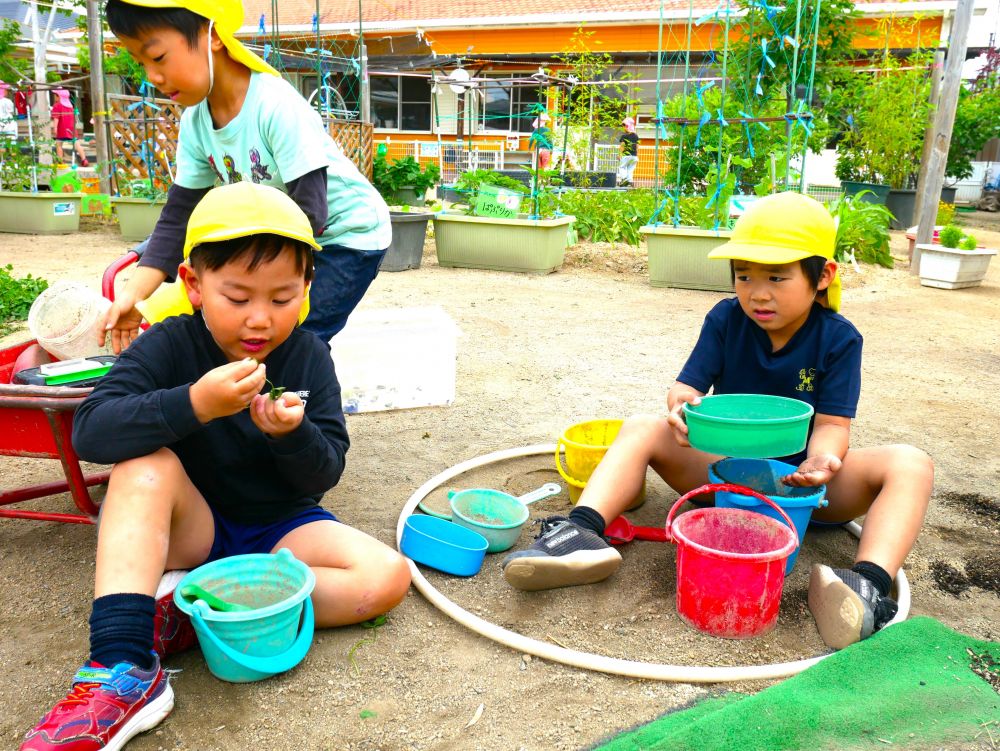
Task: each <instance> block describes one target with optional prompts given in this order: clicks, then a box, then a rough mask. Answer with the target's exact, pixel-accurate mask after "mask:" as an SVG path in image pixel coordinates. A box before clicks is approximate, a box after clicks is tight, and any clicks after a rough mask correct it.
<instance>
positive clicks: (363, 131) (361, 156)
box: [330, 120, 374, 180]
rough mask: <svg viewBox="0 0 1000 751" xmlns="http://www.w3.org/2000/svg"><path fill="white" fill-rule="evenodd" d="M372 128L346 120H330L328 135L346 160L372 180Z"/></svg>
mask: <svg viewBox="0 0 1000 751" xmlns="http://www.w3.org/2000/svg"><path fill="white" fill-rule="evenodd" d="M373 130H374V128H373V126H372V125H371V123H362V122H357V121H348V120H331V121H330V135H331V136H332V137H333V140H334V141H336V142H337V144H338V145H339V146H340V148H341V149H343V151H344V153H345V154H346V155H347V158H348V159H350V160H351V161H352V162H354V163H355V164H356V165H357V167H358V169H359V170H360V171H361V174H362V175H364V176H365V177H367V178H368V179H369V180H371V179H372V157H373V156H374V153H373V149H374V141H373V138H372V135H373Z"/></svg>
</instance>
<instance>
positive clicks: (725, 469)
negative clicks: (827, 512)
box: [708, 459, 827, 576]
mask: <svg viewBox="0 0 1000 751" xmlns="http://www.w3.org/2000/svg"><path fill="white" fill-rule="evenodd" d="M795 469H796V468H795V467H793V466H792V465H791V464H785V463H784V462H779V461H775V460H774V459H723V460H722V461H718V462H715V464H710V465H709V467H708V481H709V482H710V483H713V484H717V483H729V484H730V485H742V486H744V487H747V488H750V489H751V490H756V491H757V492H758V493H761V494H762V495H766V496H767V497H768V498H770V499H771V500H772V501H774V502H775V503H776V504H777V505H779V506H781V508H782V509H783V510H784V512H785V513H786V514H788V516H789V518H790V519H791V520H792V522H793V523H794V524H795V531H796V533H797V534H798V536H799V547H796V548H795V551H794V552H793V553H792V554H791V555H790V556H789V558H788V562H787V563H786V564H785V576H788V574H790V573H792V569H793V568H795V559H796V558H798V557H799V550H801V545H802V540H803V538H805V536H806V527H808V526H809V519H810V517H811V516H812V512H813V509H814V508H820V507H822V506H825V505H826V504H827V501H826V499H825V498H824V497H823V496H824V495H825V494H826V485H820V486H819V487H815V488H792V487H789V486H788V485H785V484H783V483H782V482H781V478H782V477H784V476H785V475H788V474H791V473H792V472H794V471H795ZM715 506H716V508H741V509H746V510H747V511H756V512H757V513H758V514H764V515H765V516H770V517H771V518H772V519H777V520H778V521H782V520H781V517H780V516H779V515H778V513H777V512H776V511H775V510H774V509H772V508H771V507H770V506H768V505H767V504H765V503H762V502H761V501H759V500H757V499H756V498H753V497H751V496H745V495H737V494H736V493H727V492H718V493H716V494H715ZM782 523H784V522H782Z"/></svg>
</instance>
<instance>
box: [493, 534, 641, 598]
mask: <svg viewBox="0 0 1000 751" xmlns="http://www.w3.org/2000/svg"><path fill="white" fill-rule="evenodd" d="M621 562H622V557H621V555H620V554H619V553H618V551H617V550H615V549H614V548H612V547H611V546H610V545H608V543H607V542H605V541H604V538H603V537H599V536H598V535H596V534H594V533H593V532H591V531H590V530H588V529H584V528H583V527H580V526H577V525H576V524H574V523H573V522H571V521H570V520H569V519H567V518H566V517H564V516H550V517H549V518H547V519H544V520H543V521H542V531H541V533H540V534H539V535H538V537H537V538H536V539H535V542H534V544H533V545H532V546H531V547H530V548H528V549H527V550H518V551H517V552H515V553H511V554H510V555H508V556H507V557H506V558H505V559H504V562H503V576H504V578H505V579H506V580H507V581H508V582H509V583H510V584H511V585H512V586H514V587H516V588H517V589H522V590H525V591H529V592H532V591H535V590H539V589H555V588H556V587H572V586H574V585H577V584H593V583H594V582H599V581H603V580H604V579H607V578H608V577H609V576H611V574H613V573H614V572H615V571H617V570H618V566H619V565H621Z"/></svg>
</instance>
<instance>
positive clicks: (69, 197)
mask: <svg viewBox="0 0 1000 751" xmlns="http://www.w3.org/2000/svg"><path fill="white" fill-rule="evenodd" d="M36 169H37V168H36V165H35V164H34V151H33V150H32V149H28V150H22V149H19V148H17V147H15V146H14V145H13V144H10V145H8V146H7V147H6V148H5V149H4V155H3V159H0V232H18V233H22V234H32V235H57V234H66V233H69V232H76V231H78V230H79V229H80V210H81V201H82V198H83V194H82V193H76V192H73V193H61V192H60V193H54V192H51V191H39V190H37V189H35V188H36V186H37V173H36Z"/></svg>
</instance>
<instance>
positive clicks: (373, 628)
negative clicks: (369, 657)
mask: <svg viewBox="0 0 1000 751" xmlns="http://www.w3.org/2000/svg"><path fill="white" fill-rule="evenodd" d="M388 619H389V617H388V616H387V615H385V614H384V613H383V614H382V615H379V616H376V617H375V618H371V619H370V620H367V621H364V622H363V623H361V627H362V628H366V629H369V631H370V634H369V635H368V636H365V637H364V638H362V639H358V641H356V642H355V643H354V646H353V647H351V648H350V650H348V652H347V659H348V661H350V663H351V669H352V670H353V671H354V675H355V677H358V678H360V677H361V669H360V668H359V667H358V661H357V660H356V659H354V654H355V653H356V652H357V651H358V650H359V649H361V647H363V646H364V645H365V644H374V643H375V642H377V641H378V630H379V628H380V627H382V626H384V625H385V623H386V621H387V620H388ZM371 716H373V717H374V712H373V713H372V715H371Z"/></svg>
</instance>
